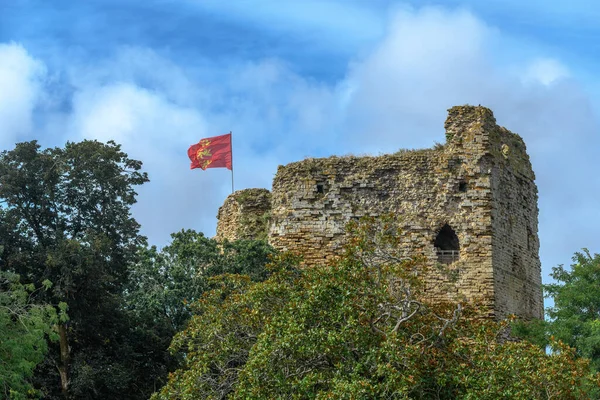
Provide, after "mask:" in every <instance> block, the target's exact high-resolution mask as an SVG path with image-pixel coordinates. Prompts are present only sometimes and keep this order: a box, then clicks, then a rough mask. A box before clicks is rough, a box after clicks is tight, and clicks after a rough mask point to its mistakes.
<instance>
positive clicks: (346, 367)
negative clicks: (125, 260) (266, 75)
mask: <svg viewBox="0 0 600 400" xmlns="http://www.w3.org/2000/svg"><path fill="white" fill-rule="evenodd" d="M394 226H395V224H394V223H393V221H392V220H390V219H388V220H384V221H379V222H377V221H374V220H368V221H366V222H365V223H361V224H357V225H354V226H353V227H351V235H352V237H353V239H352V240H351V241H350V244H349V246H348V248H347V252H346V255H345V257H343V258H342V259H341V260H339V262H336V263H333V264H331V265H326V266H322V267H319V268H309V269H298V268H296V267H295V266H296V265H297V260H295V259H293V258H290V256H288V255H281V256H280V257H278V258H277V259H275V260H274V262H273V263H272V265H271V267H270V268H271V270H272V274H271V275H270V277H269V278H268V279H267V280H266V281H264V282H262V283H253V282H252V281H251V280H250V279H249V278H247V277H243V276H240V275H230V274H227V275H223V276H221V277H217V278H214V279H213V283H214V285H216V286H215V288H214V289H213V290H211V291H209V292H206V293H205V294H204V295H203V296H202V297H201V299H200V300H199V301H198V302H196V303H195V304H194V310H195V314H194V316H193V317H192V319H191V320H190V322H189V324H188V326H187V328H186V329H185V330H183V331H182V332H180V333H179V334H177V335H176V336H175V338H174V340H173V343H172V350H173V351H175V352H179V353H180V354H182V355H183V356H184V360H185V364H184V366H183V367H182V368H180V369H179V370H177V371H175V372H174V373H173V374H171V375H170V378H169V382H168V384H167V385H166V386H165V387H164V388H163V389H162V390H161V391H160V392H159V393H156V394H155V395H154V397H153V399H155V400H159V399H198V398H203V399H226V398H232V399H249V398H252V399H271V398H286V399H287V398H289V399H313V398H314V399H356V398H365V399H368V398H372V399H380V398H386V399H395V398H397V399H499V398H510V399H547V398H560V399H585V398H589V397H590V396H591V395H592V393H593V391H594V390H595V388H597V387H598V381H599V378H598V376H596V375H592V374H591V373H590V372H589V366H588V363H587V361H586V360H583V359H577V358H576V357H575V354H574V351H573V350H572V349H570V348H568V347H566V346H564V345H562V344H560V343H558V342H557V343H556V344H555V346H556V348H557V349H558V350H559V351H557V352H555V353H553V354H552V355H547V354H546V353H545V352H544V351H543V350H542V349H540V348H539V347H538V346H535V345H533V344H531V343H529V342H526V341H522V342H506V341H502V340H499V339H501V337H502V336H503V335H504V333H505V332H506V328H507V326H506V324H499V323H495V322H493V321H489V320H484V319H481V318H477V317H476V315H477V312H478V311H481V310H470V309H469V308H468V307H463V306H461V305H460V304H452V303H448V304H439V303H438V304H430V303H428V302H427V301H426V299H427V298H426V296H425V295H424V293H423V292H422V290H423V285H422V282H420V279H419V274H420V272H421V271H422V268H423V267H422V262H421V261H420V260H419V259H410V260H406V259H403V258H401V257H399V255H398V254H397V252H396V251H395V249H396V248H397V239H398V237H399V236H398V235H399V232H397V230H396V229H395V227H394Z"/></svg>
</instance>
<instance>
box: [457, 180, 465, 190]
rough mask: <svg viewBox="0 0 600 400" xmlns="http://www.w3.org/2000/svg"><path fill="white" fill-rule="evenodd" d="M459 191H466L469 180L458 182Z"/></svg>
mask: <svg viewBox="0 0 600 400" xmlns="http://www.w3.org/2000/svg"><path fill="white" fill-rule="evenodd" d="M458 191H459V192H466V191H467V182H465V181H462V182H460V183H459V184H458Z"/></svg>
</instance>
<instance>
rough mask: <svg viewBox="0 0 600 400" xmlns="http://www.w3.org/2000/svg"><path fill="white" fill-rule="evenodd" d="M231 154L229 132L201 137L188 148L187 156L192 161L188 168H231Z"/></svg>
mask: <svg viewBox="0 0 600 400" xmlns="http://www.w3.org/2000/svg"><path fill="white" fill-rule="evenodd" d="M231 154H232V152H231V133H228V134H226V135H221V136H213V137H209V138H206V139H202V140H200V142H198V143H197V144H193V145H191V146H190V148H189V149H188V157H190V160H191V161H192V164H191V165H190V169H194V168H202V169H206V168H227V169H232V161H231Z"/></svg>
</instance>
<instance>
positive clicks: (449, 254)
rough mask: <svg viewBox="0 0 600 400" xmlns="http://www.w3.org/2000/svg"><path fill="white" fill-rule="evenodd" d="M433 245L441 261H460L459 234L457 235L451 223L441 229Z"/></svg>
mask: <svg viewBox="0 0 600 400" xmlns="http://www.w3.org/2000/svg"><path fill="white" fill-rule="evenodd" d="M433 245H434V246H435V251H436V255H437V259H438V262H439V263H441V264H452V263H453V262H455V261H458V259H459V256H460V246H459V243H458V236H456V232H454V229H452V228H451V227H450V225H448V224H446V225H444V226H443V227H442V229H440V231H439V232H438V234H437V236H436V238H435V242H434V243H433Z"/></svg>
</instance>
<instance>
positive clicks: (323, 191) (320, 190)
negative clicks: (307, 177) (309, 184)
mask: <svg viewBox="0 0 600 400" xmlns="http://www.w3.org/2000/svg"><path fill="white" fill-rule="evenodd" d="M317 193H325V189H324V188H323V185H317Z"/></svg>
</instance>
